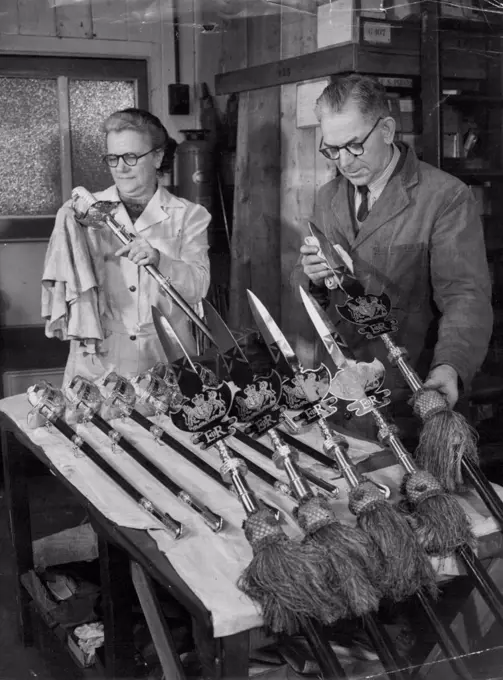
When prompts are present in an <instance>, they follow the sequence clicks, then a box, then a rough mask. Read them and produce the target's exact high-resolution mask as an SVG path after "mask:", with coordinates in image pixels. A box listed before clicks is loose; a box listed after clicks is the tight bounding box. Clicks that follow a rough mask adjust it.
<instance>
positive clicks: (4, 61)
mask: <svg viewBox="0 0 503 680" xmlns="http://www.w3.org/2000/svg"><path fill="white" fill-rule="evenodd" d="M0 77H2V78H4V77H13V78H52V79H56V80H57V81H58V98H59V112H60V121H61V122H60V150H61V190H62V197H63V202H64V201H65V200H67V199H68V198H69V197H70V193H71V189H72V167H71V147H70V127H69V99H68V96H69V93H68V84H69V83H68V81H69V80H70V79H73V80H130V81H134V82H135V86H136V100H137V103H138V106H139V107H141V108H145V109H148V108H149V83H148V62H147V60H146V59H145V58H137V59H122V58H115V59H114V58H112V57H110V58H106V57H92V56H89V57H66V56H32V55H4V54H0ZM54 219H55V215H0V239H1V240H2V241H3V242H16V241H46V240H48V239H49V238H50V235H51V232H52V229H53V227H54Z"/></svg>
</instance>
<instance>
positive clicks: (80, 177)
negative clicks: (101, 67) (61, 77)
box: [69, 80, 136, 192]
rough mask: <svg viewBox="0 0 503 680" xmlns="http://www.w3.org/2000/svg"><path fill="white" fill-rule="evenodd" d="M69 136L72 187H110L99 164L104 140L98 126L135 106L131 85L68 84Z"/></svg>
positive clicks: (105, 169) (112, 81) (109, 177)
mask: <svg viewBox="0 0 503 680" xmlns="http://www.w3.org/2000/svg"><path fill="white" fill-rule="evenodd" d="M69 98H70V132H71V144H72V174H73V181H72V184H73V186H74V187H75V186H83V187H85V188H86V189H88V190H89V191H91V192H92V191H98V190H101V189H105V188H106V187H108V186H110V185H111V184H113V181H112V178H111V176H110V172H109V170H108V168H107V166H106V165H105V164H104V163H103V162H102V160H101V159H102V157H103V154H104V153H106V151H105V139H104V135H103V133H102V131H101V125H102V123H103V121H104V120H105V118H107V116H109V115H110V114H111V113H113V112H114V111H118V110H120V109H125V108H127V107H130V106H135V99H136V97H135V84H134V83H133V82H128V81H119V80H117V81H115V80H107V81H100V80H70V83H69Z"/></svg>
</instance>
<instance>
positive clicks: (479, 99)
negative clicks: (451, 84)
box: [441, 94, 503, 106]
mask: <svg viewBox="0 0 503 680" xmlns="http://www.w3.org/2000/svg"><path fill="white" fill-rule="evenodd" d="M443 97H444V98H443V99H442V102H441V103H442V104H486V105H488V106H503V97H491V96H489V95H484V94H446V95H443Z"/></svg>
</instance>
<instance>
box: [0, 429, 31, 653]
mask: <svg viewBox="0 0 503 680" xmlns="http://www.w3.org/2000/svg"><path fill="white" fill-rule="evenodd" d="M2 451H3V469H4V482H5V500H6V506H7V511H8V513H9V528H10V539H11V545H12V553H13V559H14V565H13V567H14V569H13V572H14V584H13V587H14V589H15V593H16V603H17V616H18V627H19V636H20V638H21V640H22V642H23V644H24V645H25V646H27V647H28V646H30V645H32V644H33V630H32V625H31V617H30V611H29V603H30V596H29V595H28V593H27V591H26V590H25V589H24V588H23V586H22V585H21V581H20V577H21V575H22V574H24V573H26V572H27V571H29V570H30V569H33V547H32V535H31V520H30V500H29V496H28V484H27V479H26V470H27V466H28V465H29V462H30V460H32V459H33V454H32V453H31V452H30V451H28V449H26V448H25V447H24V446H23V445H22V444H21V443H20V442H18V440H17V439H16V437H14V435H13V434H12V433H11V432H8V431H6V430H2Z"/></svg>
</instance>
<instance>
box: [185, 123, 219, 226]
mask: <svg viewBox="0 0 503 680" xmlns="http://www.w3.org/2000/svg"><path fill="white" fill-rule="evenodd" d="M180 132H181V133H183V134H184V135H185V139H184V141H183V142H182V143H181V144H179V145H178V148H177V150H176V177H177V187H178V192H177V193H178V196H180V197H181V198H186V199H187V200H188V201H192V202H193V203H199V204H200V205H203V206H204V207H205V208H206V209H207V210H208V211H209V212H210V213H211V212H212V207H213V196H214V175H215V171H214V156H213V145H212V144H211V143H210V142H208V140H207V134H208V131H207V130H180Z"/></svg>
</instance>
